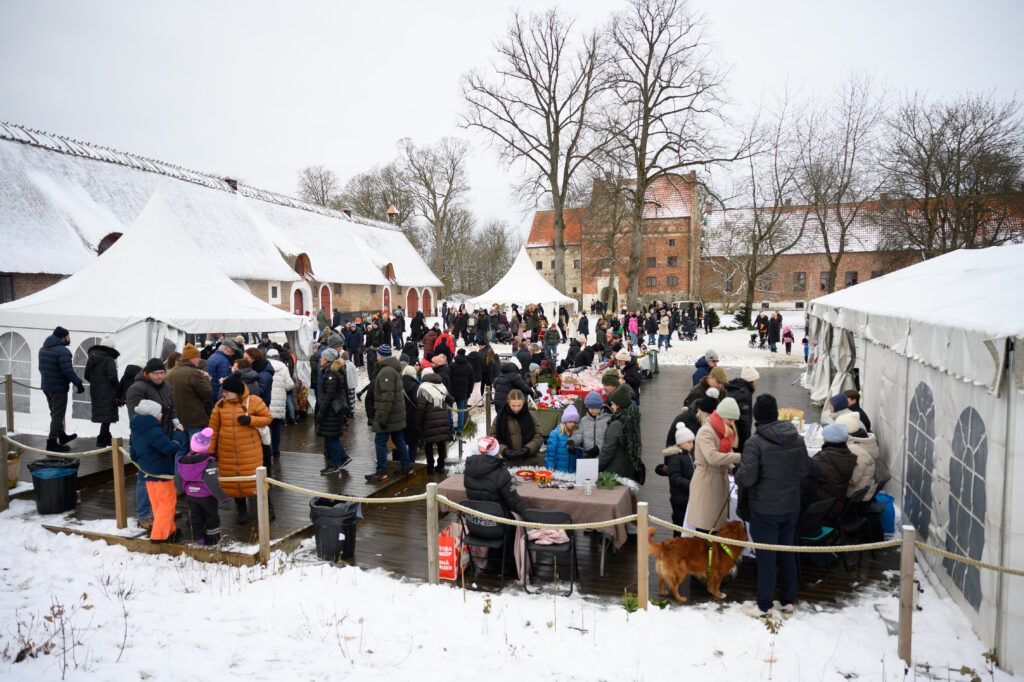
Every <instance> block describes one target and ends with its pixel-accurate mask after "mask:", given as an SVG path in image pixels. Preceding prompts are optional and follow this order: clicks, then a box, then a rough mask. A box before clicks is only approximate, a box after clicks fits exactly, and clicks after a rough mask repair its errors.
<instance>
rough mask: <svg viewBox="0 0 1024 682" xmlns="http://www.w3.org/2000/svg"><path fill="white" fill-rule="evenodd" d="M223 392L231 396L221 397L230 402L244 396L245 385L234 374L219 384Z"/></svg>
mask: <svg viewBox="0 0 1024 682" xmlns="http://www.w3.org/2000/svg"><path fill="white" fill-rule="evenodd" d="M320 357H321V358H323V355H321V356H320ZM225 391H227V392H228V393H230V394H231V395H224V396H223V397H224V398H226V399H228V400H232V399H234V398H239V397H241V396H242V395H244V394H245V384H244V383H242V379H241V377H239V376H238V375H236V374H232V375H231V376H229V377H227V378H226V379H224V381H223V382H221V385H220V392H221V394H222V395H223V394H224V392H225Z"/></svg>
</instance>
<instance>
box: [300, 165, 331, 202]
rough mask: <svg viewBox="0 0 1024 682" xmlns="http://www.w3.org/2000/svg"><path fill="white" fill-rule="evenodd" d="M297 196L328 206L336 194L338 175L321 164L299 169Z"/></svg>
mask: <svg viewBox="0 0 1024 682" xmlns="http://www.w3.org/2000/svg"><path fill="white" fill-rule="evenodd" d="M298 191H299V198H300V199H302V200H303V201H308V202H309V203H311V204H316V205H317V206H330V205H331V203H332V202H333V201H334V199H335V198H336V197H337V194H338V177H337V176H336V175H335V174H334V171H332V170H328V169H327V168H324V167H323V166H306V167H305V168H303V169H302V170H301V171H299V190H298Z"/></svg>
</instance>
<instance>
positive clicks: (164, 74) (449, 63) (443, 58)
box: [0, 0, 1024, 225]
mask: <svg viewBox="0 0 1024 682" xmlns="http://www.w3.org/2000/svg"><path fill="white" fill-rule="evenodd" d="M693 3H694V6H695V7H697V8H698V9H699V10H701V11H702V12H704V13H705V15H706V16H707V19H708V22H709V25H710V32H711V35H712V37H713V38H714V41H715V43H716V44H717V46H718V48H719V49H718V54H719V57H720V59H721V60H723V61H724V62H725V63H726V64H728V65H730V67H731V74H730V80H729V95H730V97H731V98H732V99H733V100H734V101H735V102H736V103H737V104H738V105H739V106H740V107H741V109H743V110H746V111H750V110H752V109H753V108H754V107H755V106H756V104H757V103H758V102H759V101H760V100H761V99H762V98H767V97H770V96H771V95H772V94H773V93H775V92H777V91H778V90H780V89H781V88H782V86H783V85H784V84H786V83H788V84H789V86H790V88H791V89H798V90H801V91H802V92H804V93H805V94H807V95H809V96H815V95H819V94H820V95H823V94H826V93H828V92H829V91H830V90H831V89H833V88H834V87H835V86H836V84H837V83H838V82H839V81H842V80H844V78H845V77H846V76H847V75H848V74H850V73H851V72H854V71H856V72H868V73H873V74H875V75H877V76H878V77H880V78H883V79H884V80H885V81H886V82H887V84H888V85H889V87H890V88H892V89H893V90H895V91H896V92H900V91H904V90H907V89H917V90H921V91H926V92H928V93H929V94H932V95H935V96H947V95H954V94H957V93H961V92H965V91H995V92H996V94H997V95H999V96H1000V97H1005V98H1011V97H1014V96H1018V97H1019V96H1024V68H1022V67H1024V41H1022V40H1021V39H1020V34H1019V32H1020V28H1021V26H1024V2H1022V1H1019V0H975V1H968V0H963V1H961V2H952V1H946V0H927V1H924V0H922V1H910V0H903V1H899V2H893V1H892V0H860V1H859V2H856V3H855V2H852V1H841V0H830V1H823V0H774V1H770V2H764V1H755V0H693ZM558 5H559V6H560V7H561V8H562V9H563V10H564V11H566V12H567V13H568V14H571V15H574V16H577V17H578V18H579V20H580V22H581V23H582V24H584V25H596V24H601V23H603V22H604V21H605V20H606V18H607V16H608V15H609V14H610V13H611V12H613V11H617V10H619V9H621V8H623V7H624V6H625V3H624V2H621V1H614V2H613V1H611V0H565V1H563V2H560V3H558ZM550 6H552V3H550V2H539V1H533V0H529V1H527V0H524V1H522V2H514V3H506V2H504V1H493V0H492V1H487V2H480V1H479V0H476V1H473V2H469V1H464V0H442V1H441V2H423V1H422V0H417V1H412V2H391V1H387V0H381V1H380V2H376V3H355V2H341V1H337V0H335V1H331V2H327V1H324V2H298V1H295V0H288V1H277V2H252V1H248V2H244V3H243V2H208V1H203V2H198V1H196V2H192V1H184V0H175V1H174V2H164V3H151V2H138V1H137V0H133V1H131V2H127V1H104V2H98V1H97V2H84V1H83V0H66V1H63V2H50V1H45V0H23V1H21V2H16V1H14V0H0V74H2V77H0V120H5V121H10V122H13V123H19V124H22V125H26V126H28V127H31V128H38V129H42V130H46V131H49V132H54V133H58V134H61V135H66V136H69V137H73V138H77V139H81V140H86V141H89V142H93V143H97V144H102V145H106V146H110V147H114V148H117V149H121V150H123V151H128V152H133V153H136V154H141V155H144V156H150V157H154V158H157V159H160V160H163V161H167V162H170V163H174V164H178V165H181V166H185V167H188V168H193V169H196V170H200V171H205V172H210V173H219V174H230V175H233V176H235V177H238V178H241V179H242V180H244V181H245V182H248V183H250V184H253V185H256V186H260V187H265V188H268V189H272V190H276V191H280V192H285V193H289V194H294V192H295V186H296V177H297V174H298V171H299V170H300V169H301V168H303V167H305V166H307V165H317V164H322V165H324V166H327V167H328V168H331V169H333V170H334V171H335V172H336V173H337V174H338V175H339V177H340V178H341V180H342V181H345V180H347V179H348V178H349V177H350V176H352V175H354V174H356V173H358V172H360V171H362V170H365V169H367V168H368V167H370V166H373V165H376V164H381V163H386V162H387V161H389V160H391V159H392V158H393V157H394V156H395V153H396V147H395V142H396V141H397V140H398V139H400V138H402V137H411V138H413V139H414V140H415V141H416V142H418V143H429V142H432V141H434V140H436V139H438V138H440V137H443V136H445V135H459V136H463V137H467V138H468V139H470V140H471V141H472V142H473V144H474V145H475V149H476V151H475V154H474V157H473V160H472V164H471V182H472V187H473V189H472V203H473V208H474V210H475V212H476V213H477V215H478V216H479V217H480V219H481V220H487V219H491V218H499V219H505V220H508V221H509V222H511V223H513V224H516V225H521V224H523V222H524V218H525V217H527V216H528V215H529V214H530V213H531V209H532V207H530V206H524V205H522V204H515V203H513V199H512V197H511V194H510V191H509V187H510V184H511V182H512V181H513V180H514V178H512V177H511V176H510V175H509V173H508V172H507V170H506V169H504V168H502V167H501V166H500V165H499V163H498V160H497V157H496V156H495V155H494V154H493V153H492V152H491V151H490V150H489V149H488V148H487V143H486V141H485V140H483V139H481V138H479V137H476V136H475V134H472V133H469V132H468V131H464V130H460V129H458V128H457V127H456V125H455V121H456V115H457V113H458V112H459V111H460V110H461V107H462V106H463V104H462V100H461V97H460V95H459V79H460V77H461V76H462V74H463V73H465V72H466V71H467V70H468V69H470V68H473V67H481V68H486V66H487V65H488V64H489V62H490V60H491V58H492V55H493V49H492V45H493V42H494V40H495V39H496V38H498V37H499V36H500V35H501V33H502V32H503V30H504V28H505V26H506V25H507V23H508V20H509V17H510V15H511V12H512V9H513V8H515V7H519V8H522V9H524V10H528V11H530V10H533V11H537V10H544V9H547V8H548V7H550ZM378 217H379V216H378Z"/></svg>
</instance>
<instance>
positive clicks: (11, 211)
mask: <svg viewBox="0 0 1024 682" xmlns="http://www.w3.org/2000/svg"><path fill="white" fill-rule="evenodd" d="M156 191H160V192H161V194H162V195H163V196H164V197H165V199H166V201H167V203H168V205H169V206H170V207H171V209H172V210H173V211H174V213H175V215H176V216H177V217H178V219H179V220H180V221H181V223H182V225H183V226H184V228H185V230H186V231H187V232H188V234H189V235H190V236H191V237H192V238H193V239H194V240H195V241H196V243H197V244H198V245H199V247H200V248H201V249H202V250H203V251H204V252H206V253H207V255H208V256H209V257H210V259H211V260H212V261H213V262H215V263H216V264H217V265H218V267H220V269H221V270H222V271H223V272H224V274H226V275H227V276H228V277H231V278H233V279H266V280H280V281H294V280H297V279H298V275H297V274H296V273H295V271H294V269H293V267H292V265H293V263H294V260H295V257H297V256H298V255H299V254H300V253H305V254H307V255H308V256H309V259H310V265H311V267H312V270H313V273H312V274H313V276H314V277H316V278H317V279H318V280H320V281H324V282H339V283H353V284H384V283H386V281H387V280H386V279H385V278H384V274H383V271H384V268H385V266H386V265H388V264H390V265H392V266H393V268H394V276H395V282H396V283H397V284H399V285H405V286H441V282H440V280H438V279H437V277H436V276H435V275H434V274H433V273H432V272H431V271H430V268H429V267H428V266H427V265H426V263H425V262H424V261H423V259H422V258H421V257H420V255H419V254H418V253H417V252H416V250H415V249H414V248H413V246H412V244H411V243H410V242H409V240H408V239H406V238H405V235H403V234H402V232H401V231H400V230H399V229H397V228H396V227H394V226H392V225H389V224H387V223H383V222H380V221H376V220H370V219H367V218H363V217H360V216H354V215H353V216H349V215H348V214H346V213H343V212H340V211H334V210H332V209H329V208H325V207H322V206H316V205H314V204H309V203H306V202H303V201H299V200H297V199H294V198H291V197H287V196H285V195H282V194H277V193H274V192H268V191H266V190H261V189H259V188H255V187H251V186H248V185H244V184H237V188H235V187H233V186H232V185H231V184H229V183H228V182H227V181H226V180H225V179H222V178H219V177H217V176H215V175H210V174H205V173H200V172H196V171H191V170H187V169H184V168H181V167H178V166H174V165H172V164H167V163H163V162H159V161H154V160H152V159H146V158H144V157H140V156H135V155H132V154H126V153H124V152H119V151H115V150H111V149H107V148H104V147H100V146H97V145H92V144H88V143H83V142H78V141H76V140H70V139H68V138H64V137H60V136H58V135H51V134H48V133H42V132H39V131H35V130H30V129H27V128H24V127H21V126H17V125H12V124H9V123H0V240H2V243H3V244H4V248H3V249H0V272H23V273H36V272H41V273H51V274H60V275H67V274H72V273H74V272H77V271H79V270H81V269H82V268H83V267H85V266H86V265H88V264H89V263H90V262H92V261H93V260H94V259H95V258H96V254H97V252H98V249H99V246H100V242H102V241H103V240H104V238H105V237H107V236H108V235H111V234H113V233H121V232H124V231H126V230H127V229H129V227H130V226H131V224H132V222H133V221H134V220H135V218H136V216H138V215H139V213H140V212H141V211H142V209H143V207H144V206H145V205H146V202H147V201H148V200H149V198H150V197H151V196H152V195H153V193H154V192H156Z"/></svg>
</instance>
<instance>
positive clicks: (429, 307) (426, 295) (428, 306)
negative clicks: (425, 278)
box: [423, 289, 434, 315]
mask: <svg viewBox="0 0 1024 682" xmlns="http://www.w3.org/2000/svg"><path fill="white" fill-rule="evenodd" d="M433 303H434V301H433V299H432V297H431V295H430V289H424V290H423V314H424V315H430V313H431V312H433Z"/></svg>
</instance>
